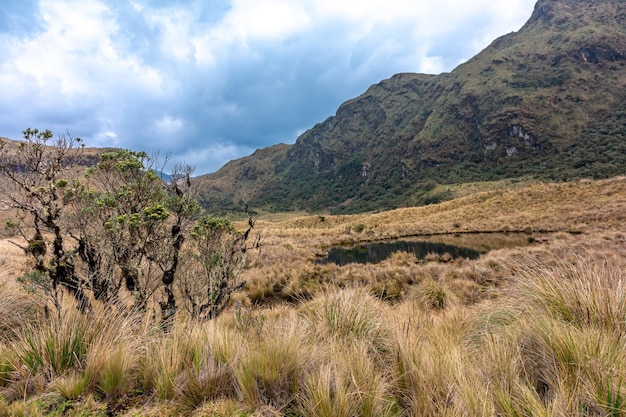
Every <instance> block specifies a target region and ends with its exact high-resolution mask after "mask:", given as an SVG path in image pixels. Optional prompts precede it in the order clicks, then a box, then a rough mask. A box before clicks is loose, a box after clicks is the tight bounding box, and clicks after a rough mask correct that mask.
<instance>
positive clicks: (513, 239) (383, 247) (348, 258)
mask: <svg viewBox="0 0 626 417" xmlns="http://www.w3.org/2000/svg"><path fill="white" fill-rule="evenodd" d="M532 241H533V239H532V238H531V237H530V236H529V235H527V234H523V233H506V234H505V233H476V234H464V235H440V236H431V237H427V238H419V239H417V238H407V239H401V240H393V241H382V242H373V243H368V244H362V245H355V246H334V247H332V248H330V249H329V251H328V254H327V256H325V257H324V258H321V259H318V260H317V261H316V262H317V263H322V264H326V263H334V264H337V265H346V264H350V263H361V264H369V263H372V264H375V263H379V262H382V261H384V260H385V259H387V258H389V257H390V256H391V255H393V254H394V253H396V252H408V253H412V254H414V255H415V256H416V257H417V258H418V259H425V258H426V257H427V256H433V255H438V256H444V257H446V258H448V259H456V258H466V259H476V258H478V257H479V256H480V255H482V254H483V253H487V252H489V251H491V250H494V249H501V248H507V247H516V246H525V245H528V244H530V243H531V242H532Z"/></svg>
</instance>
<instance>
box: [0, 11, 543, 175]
mask: <svg viewBox="0 0 626 417" xmlns="http://www.w3.org/2000/svg"><path fill="white" fill-rule="evenodd" d="M534 3H535V0H507V1H502V0H471V1H470V0H0V51H2V53H1V54H0V136H4V137H8V138H11V139H20V138H21V136H22V133H21V132H22V131H23V130H25V129H26V128H28V127H30V128H39V129H50V130H52V131H53V132H54V133H55V134H64V133H66V132H69V133H70V134H71V135H73V136H75V137H81V138H82V139H83V140H84V141H85V143H86V144H87V146H93V147H108V146H112V147H122V148H127V149H132V150H143V151H147V152H152V151H157V150H158V151H160V152H161V154H165V153H169V154H171V158H172V161H173V162H185V163H188V164H191V165H194V166H195V167H196V174H203V173H207V172H213V171H216V170H217V169H219V168H220V167H221V166H222V165H224V164H225V163H226V162H228V161H229V160H232V159H236V158H240V157H243V156H246V155H250V154H251V153H253V152H254V151H255V150H256V149H258V148H263V147H266V146H271V145H274V144H277V143H294V142H295V141H296V139H297V137H298V136H299V135H300V134H302V133H303V132H304V131H306V130H307V129H309V128H311V127H313V126H314V125H315V124H316V123H319V122H322V121H324V120H325V119H326V118H327V117H329V116H332V115H334V114H335V112H336V110H337V108H338V107H339V105H341V103H343V102H344V101H347V100H349V99H351V98H354V97H356V96H358V95H360V94H361V93H363V92H364V91H365V90H367V88H368V87H369V86H370V85H372V84H375V83H377V82H379V81H381V80H383V79H386V78H389V77H391V76H392V75H393V74H396V73H400V72H421V73H428V74H438V73H441V72H448V71H451V70H452V69H454V68H455V67H456V66H457V65H459V64H460V63H462V62H464V61H466V60H467V59H469V58H471V57H472V56H474V55H475V54H476V53H478V52H479V51H480V50H482V49H483V48H485V47H486V46H487V45H489V44H490V43H491V42H492V41H493V40H494V39H495V38H497V37H499V36H502V35H504V34H507V33H509V32H512V31H517V30H519V28H521V26H522V25H523V24H524V23H525V21H526V20H527V19H528V18H529V17H530V15H531V13H532V10H533V7H534Z"/></svg>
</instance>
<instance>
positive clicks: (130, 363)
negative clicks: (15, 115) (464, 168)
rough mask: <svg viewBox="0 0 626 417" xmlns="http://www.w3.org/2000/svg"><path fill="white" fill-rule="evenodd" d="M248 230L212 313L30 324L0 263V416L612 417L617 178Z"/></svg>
mask: <svg viewBox="0 0 626 417" xmlns="http://www.w3.org/2000/svg"><path fill="white" fill-rule="evenodd" d="M474 188H475V189H476V191H477V192H463V193H461V194H464V195H463V196H460V197H458V198H455V199H454V200H451V201H448V202H445V203H442V204H438V205H432V206H427V207H418V208H406V209H398V210H394V211H390V212H381V213H373V214H362V215H350V216H330V215H327V216H293V217H290V218H283V219H280V220H276V219H274V220H264V219H260V220H259V221H258V222H257V231H258V232H259V233H260V235H261V239H262V245H261V248H260V249H259V250H258V251H251V252H250V253H249V258H248V268H247V269H246V270H245V271H244V273H243V275H244V279H246V280H247V282H248V284H247V286H246V288H245V289H244V291H242V292H240V293H238V294H237V296H236V297H235V300H234V302H233V305H232V307H231V308H230V309H229V311H228V312H227V313H225V314H224V315H222V316H220V317H218V318H217V319H216V320H213V321H210V322H208V323H193V322H190V321H189V320H186V319H185V318H184V317H180V318H179V320H178V321H177V322H176V323H175V325H174V326H173V328H172V330H171V331H170V332H166V333H164V332H162V331H160V330H158V329H157V328H156V327H155V326H154V323H152V322H151V321H150V320H149V319H139V318H137V317H133V316H116V317H108V316H104V315H102V314H99V313H98V312H94V313H93V314H92V315H91V316H88V317H86V316H83V315H80V314H79V313H78V312H76V311H75V309H74V308H72V307H70V306H68V308H67V309H66V310H65V311H64V313H63V314H62V315H61V316H60V317H53V318H49V319H46V318H44V317H43V315H42V309H41V308H40V305H41V301H40V300H39V299H38V298H37V297H35V296H33V295H30V294H27V293H24V292H22V291H21V290H20V288H19V286H18V285H17V284H16V283H15V277H16V276H18V275H19V274H21V273H23V272H24V271H25V269H26V267H27V265H26V264H25V259H24V258H23V257H22V254H21V253H20V250H19V249H18V248H16V247H15V246H13V245H11V244H9V243H8V242H6V241H4V242H3V243H2V246H1V247H0V249H2V252H1V253H2V254H3V255H2V256H3V259H1V260H0V262H1V265H2V269H1V271H2V272H0V317H2V321H1V322H0V416H4V415H7V416H26V415H55V416H60V415H76V416H79V415H80V416H105V415H125V416H138V415H142V416H175V415H191V416H441V415H448V416H482V415H487V416H490V415H519V416H523V415H524V416H526V415H528V416H529V415H533V416H534V415H539V416H541V415H544V416H553V415H563V416H565V415H597V416H609V415H610V416H620V415H626V385H625V384H624V381H625V380H626V365H625V364H626V345H625V344H624V334H625V333H626V288H625V287H624V279H625V278H626V276H625V275H626V226H625V225H626V221H625V220H626V219H625V217H626V178H624V177H617V178H612V179H609V180H603V181H581V182H576V183H559V184H545V183H535V184H528V185H524V186H519V187H512V188H504V189H492V190H491V191H489V190H487V191H482V190H484V189H487V188H489V187H486V186H485V187H483V186H476V187H474ZM515 231H519V232H523V233H525V236H527V237H528V242H529V243H532V244H530V245H527V246H522V247H514V248H503V249H499V250H494V251H491V252H489V253H487V254H484V255H482V256H481V257H480V258H478V259H477V260H463V259H459V260H450V259H447V258H445V257H438V256H432V257H428V259H427V260H420V259H416V258H415V256H413V255H411V254H408V253H397V254H395V255H394V256H392V257H391V258H390V259H387V260H385V261H384V262H382V263H380V264H376V265H357V264H350V265H346V266H342V267H340V266H336V265H333V264H318V263H315V262H313V261H314V260H315V259H316V258H317V257H319V256H320V255H322V254H323V253H325V250H326V249H327V248H328V247H329V246H330V245H334V244H338V243H342V242H343V243H345V242H353V243H356V242H364V241H372V240H377V239H390V238H394V237H399V236H409V235H424V236H430V238H433V235H439V234H444V233H453V234H458V235H461V236H462V237H463V238H464V239H468V240H471V239H472V238H473V237H474V236H475V235H474V233H476V232H503V233H504V232H515Z"/></svg>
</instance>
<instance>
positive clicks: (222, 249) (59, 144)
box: [0, 129, 253, 322]
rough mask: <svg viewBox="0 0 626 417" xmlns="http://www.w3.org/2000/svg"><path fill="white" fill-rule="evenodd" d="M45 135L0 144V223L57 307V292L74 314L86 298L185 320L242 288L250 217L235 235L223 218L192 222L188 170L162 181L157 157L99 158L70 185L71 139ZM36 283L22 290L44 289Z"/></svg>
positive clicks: (74, 153) (194, 205)
mask: <svg viewBox="0 0 626 417" xmlns="http://www.w3.org/2000/svg"><path fill="white" fill-rule="evenodd" d="M52 137H53V136H52V133H51V132H50V131H45V132H39V131H38V130H30V129H28V130H26V131H25V132H24V141H23V142H20V143H19V144H18V145H17V147H15V148H13V147H12V146H11V145H12V144H11V143H9V142H4V143H2V144H1V146H0V172H1V173H2V174H3V175H4V177H5V180H3V181H2V183H3V184H4V185H5V187H4V188H3V189H2V194H3V195H4V196H5V202H7V203H8V205H9V206H10V207H12V208H13V209H16V212H17V213H18V219H17V220H16V221H12V222H11V223H10V224H9V225H8V226H9V228H10V229H11V230H13V231H14V232H15V233H16V234H19V235H21V236H22V237H23V238H24V239H25V240H26V242H27V245H26V246H23V248H24V250H25V251H26V252H27V253H28V254H29V255H30V256H31V257H32V259H33V260H34V271H37V274H28V275H27V277H28V276H33V277H37V279H38V280H39V281H42V279H43V280H44V283H45V280H46V279H48V280H49V281H50V283H51V287H52V288H53V290H54V291H53V295H54V296H53V299H54V300H55V305H56V307H57V308H60V304H59V301H58V296H57V295H58V294H57V292H56V291H57V289H58V288H59V287H63V288H64V289H66V290H69V291H70V292H71V293H72V294H73V295H74V297H75V299H76V301H77V303H78V306H79V307H80V309H81V310H83V311H88V310H89V309H90V307H91V303H92V302H94V301H95V302H98V303H100V304H101V305H102V306H104V308H105V309H107V310H111V309H114V310H131V309H132V310H135V311H140V312H147V311H148V310H152V311H157V310H158V311H159V312H160V318H161V320H162V321H163V322H167V321H168V320H169V319H170V318H172V317H173V316H174V314H175V313H176V311H177V310H178V308H179V305H178V304H179V303H181V302H182V304H183V306H184V307H185V309H187V310H188V311H189V312H190V313H191V314H192V315H193V316H194V317H195V318H198V319H210V318H214V317H216V316H217V315H219V314H220V313H221V312H222V311H223V310H224V308H225V307H226V306H227V303H228V301H229V299H230V295H231V294H232V292H234V291H236V290H237V289H240V288H241V287H242V284H241V283H238V282H237V275H238V273H239V271H240V270H241V268H242V266H243V263H244V255H245V252H246V249H247V248H246V241H247V240H248V237H249V233H250V230H251V228H252V226H253V221H252V219H251V218H250V219H249V223H248V228H247V230H246V231H245V232H238V231H237V230H235V228H234V226H233V225H232V223H230V222H229V221H228V220H226V219H219V218H218V219H214V218H211V217H210V216H202V210H201V208H200V206H199V204H198V202H197V200H196V198H195V197H196V190H195V188H194V187H193V185H192V181H191V175H192V173H193V169H192V167H190V166H187V165H176V166H175V167H174V169H173V172H172V173H171V175H169V176H168V180H167V181H164V180H163V179H162V178H161V176H160V175H159V172H161V171H162V168H163V166H164V165H165V163H166V162H167V158H165V160H163V161H161V166H157V163H158V162H159V158H158V156H149V155H148V154H146V153H145V152H136V151H130V150H115V151H112V152H107V153H104V154H102V155H101V156H100V161H99V162H98V163H97V164H96V165H95V166H93V167H91V168H89V169H88V170H87V173H86V175H85V176H84V177H81V178H73V179H71V178H70V177H69V176H66V175H64V174H66V171H67V170H68V169H69V168H70V167H72V166H73V164H74V162H75V159H76V158H77V157H78V155H79V154H80V151H81V147H80V146H76V145H80V144H81V141H80V139H74V138H72V137H71V136H70V135H69V134H68V135H65V136H61V137H59V138H58V139H57V140H56V141H52ZM49 236H52V238H51V239H52V242H50V238H49ZM49 246H52V251H51V252H50V251H49V250H48V247H49ZM183 266H184V267H183ZM39 284H41V282H39ZM39 284H38V286H34V285H31V287H32V288H35V287H36V288H47V287H46V286H45V285H44V286H42V285H39Z"/></svg>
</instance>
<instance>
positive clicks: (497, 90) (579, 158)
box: [199, 0, 626, 213]
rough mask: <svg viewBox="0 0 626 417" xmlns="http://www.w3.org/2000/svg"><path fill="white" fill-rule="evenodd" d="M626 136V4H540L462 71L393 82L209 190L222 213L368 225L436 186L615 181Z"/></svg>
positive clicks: (240, 164)
mask: <svg viewBox="0 0 626 417" xmlns="http://www.w3.org/2000/svg"><path fill="white" fill-rule="evenodd" d="M625 132H626V4H625V3H624V2H623V1H621V0H540V1H539V2H538V3H537V4H536V6H535V10H534V12H533V14H532V16H531V18H530V19H529V20H528V22H527V23H526V24H525V25H524V26H523V27H522V29H520V30H519V31H518V32H515V33H511V34H508V35H506V36H503V37H501V38H499V39H497V40H495V41H494V42H493V43H492V44H491V45H490V46H489V47H487V48H486V49H485V50H484V51H482V52H481V53H479V54H478V55H477V56H476V57H474V58H472V59H471V60H469V61H468V62H467V63H465V64H463V65H460V66H459V67H458V68H456V69H455V70H454V71H453V72H451V73H445V74H440V75H424V74H397V75H394V76H393V77H391V78H390V79H388V80H384V81H382V82H380V83H378V84H376V85H373V86H372V87H370V88H369V89H368V90H367V91H366V92H365V93H364V94H362V95H361V96H359V97H357V98H355V99H353V100H350V101H348V102H346V103H344V104H343V105H341V107H340V108H339V109H338V110H337V113H336V115H335V116H334V117H330V118H328V119H327V120H325V121H324V122H322V123H319V124H317V125H316V126H314V127H313V128H312V129H310V130H308V131H307V132H305V133H304V134H303V135H302V136H300V137H299V138H298V140H297V142H296V143H295V144H294V145H292V146H286V145H279V146H278V147H275V148H269V149H266V150H261V151H257V152H256V153H255V154H254V155H252V156H249V157H247V158H244V159H242V160H239V161H234V162H231V163H230V164H228V165H226V166H225V167H224V168H222V169H221V170H220V171H218V172H217V173H215V174H210V175H207V176H204V177H201V178H200V179H199V181H200V184H201V187H202V194H203V197H204V200H205V203H206V204H207V206H208V207H209V208H210V209H212V210H228V209H235V208H237V206H238V205H239V204H240V200H242V199H244V197H245V200H246V201H248V202H250V203H251V205H252V206H253V207H256V208H262V209H266V210H271V211H283V210H303V209H304V210H308V211H330V212H334V213H342V212H345V213H349V212H362V211H367V210H374V209H387V208H393V207H399V206H410V205H420V204H429V203H433V202H437V201H441V200H445V199H447V198H448V196H447V195H446V192H445V187H436V185H437V184H454V183H461V182H468V181H483V180H497V179H502V178H514V177H534V178H540V179H544V180H566V179H573V178H580V177H591V178H605V177H610V176H613V175H618V174H621V173H623V172H625V168H626V141H625V137H624V135H625ZM270 155H271V157H270ZM441 190H443V191H441Z"/></svg>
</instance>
